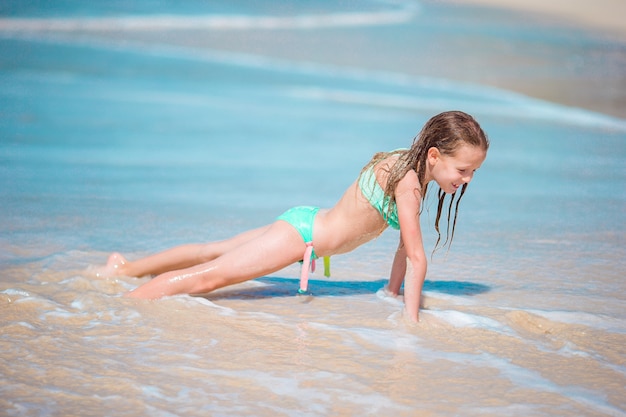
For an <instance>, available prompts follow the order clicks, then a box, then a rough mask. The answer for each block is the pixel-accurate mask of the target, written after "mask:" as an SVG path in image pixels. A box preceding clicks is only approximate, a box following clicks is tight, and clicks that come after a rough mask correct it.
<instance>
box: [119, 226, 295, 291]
mask: <svg viewBox="0 0 626 417" xmlns="http://www.w3.org/2000/svg"><path fill="white" fill-rule="evenodd" d="M305 248H306V245H305V244H304V241H303V240H302V237H301V236H300V234H299V233H298V231H297V230H296V229H294V228H293V226H291V225H290V224H288V223H286V222H283V221H278V222H275V223H274V224H273V225H271V226H269V227H268V228H267V229H265V230H264V231H263V233H262V234H260V235H258V236H257V237H255V238H253V239H252V240H248V241H246V242H244V243H243V244H241V245H239V246H236V247H232V248H231V249H230V250H229V251H227V252H225V253H223V254H222V255H221V256H219V257H217V258H216V259H214V260H212V261H209V262H206V263H203V264H200V265H196V266H192V267H190V268H186V269H182V270H177V271H171V272H166V273H164V274H161V275H159V276H157V277H155V278H154V279H153V280H151V281H150V282H148V283H146V284H144V285H142V286H140V287H139V288H137V289H135V290H133V291H131V292H130V293H128V294H127V295H128V296H129V297H135V298H148V299H155V298H160V297H164V296H167V295H174V294H202V293H207V292H210V291H213V290H215V289H217V288H221V287H224V286H227V285H232V284H236V283H239V282H243V281H247V280H250V279H253V278H258V277H261V276H263V275H267V274H269V273H272V272H275V271H277V270H279V269H281V268H284V267H286V266H288V265H290V264H292V263H294V262H296V261H299V260H300V259H302V254H303V253H304V250H305Z"/></svg>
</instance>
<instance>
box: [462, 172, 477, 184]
mask: <svg viewBox="0 0 626 417" xmlns="http://www.w3.org/2000/svg"><path fill="white" fill-rule="evenodd" d="M472 178H474V173H473V172H472V173H471V174H469V175H466V176H464V177H463V178H461V181H463V182H464V183H465V184H469V182H470V181H471V180H472Z"/></svg>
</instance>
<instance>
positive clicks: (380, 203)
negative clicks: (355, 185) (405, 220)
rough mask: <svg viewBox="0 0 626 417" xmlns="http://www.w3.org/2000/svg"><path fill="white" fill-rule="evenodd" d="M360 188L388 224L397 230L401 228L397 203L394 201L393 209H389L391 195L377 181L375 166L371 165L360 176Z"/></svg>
mask: <svg viewBox="0 0 626 417" xmlns="http://www.w3.org/2000/svg"><path fill="white" fill-rule="evenodd" d="M359 188H360V189H361V192H362V193H363V196H364V197H365V198H367V200H368V201H369V202H370V204H371V205H372V207H374V208H375V209H376V210H377V211H378V212H379V213H380V215H381V216H383V219H385V221H386V222H387V224H388V225H389V226H391V227H393V228H394V229H396V230H399V229H400V222H399V221H398V207H397V206H396V203H392V206H391V211H389V197H388V196H385V192H384V191H383V189H382V187H381V186H380V184H378V181H376V175H375V174H374V167H370V168H369V169H368V170H367V171H365V172H364V173H363V175H361V177H359Z"/></svg>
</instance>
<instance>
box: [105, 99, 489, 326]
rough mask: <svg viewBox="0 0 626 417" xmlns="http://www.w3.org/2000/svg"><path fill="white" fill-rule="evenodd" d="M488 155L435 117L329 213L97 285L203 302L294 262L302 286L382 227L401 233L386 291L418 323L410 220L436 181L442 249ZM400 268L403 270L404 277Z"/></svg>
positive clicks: (466, 118)
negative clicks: (316, 264)
mask: <svg viewBox="0 0 626 417" xmlns="http://www.w3.org/2000/svg"><path fill="white" fill-rule="evenodd" d="M488 148H489V141H488V139H487V137H486V135H485V133H484V132H483V131H482V129H481V127H480V126H479V124H478V123H477V122H476V121H475V120H474V119H473V118H472V117H471V116H470V115H468V114H466V113H463V112H459V111H451V112H444V113H441V114H439V115H437V116H434V117H433V118H431V119H430V120H429V121H428V122H427V123H426V124H425V125H424V127H423V129H422V131H421V132H420V133H419V135H418V136H417V137H416V138H415V139H414V141H413V144H412V146H411V148H410V149H402V150H395V151H392V152H386V153H377V154H376V155H374V157H373V158H372V160H371V161H370V162H369V163H368V164H367V165H366V166H365V167H364V168H363V170H362V171H361V174H360V175H359V177H358V179H357V180H356V181H355V182H354V183H352V185H350V186H349V187H348V189H347V190H346V192H345V193H344V194H343V196H342V197H341V199H340V200H339V201H338V202H337V204H336V205H335V206H334V207H332V208H330V209H320V208H318V207H295V208H292V209H290V210H288V211H287V212H285V213H284V214H282V215H281V216H279V217H278V218H277V219H276V221H275V222H274V223H272V224H270V225H267V226H264V227H261V228H258V229H254V230H250V231H247V232H244V233H241V234H239V235H237V236H235V237H233V238H231V239H227V240H223V241H218V242H211V243H206V244H189V245H184V246H179V247H176V248H173V249H169V250H166V251H165V252H162V253H158V254H156V255H151V256H148V257H146V258H143V259H139V260H136V261H132V262H131V261H128V260H126V259H125V258H124V257H122V255H120V254H118V253H113V254H112V255H111V256H110V257H109V259H108V262H107V265H106V267H105V268H104V270H103V275H108V276H111V275H119V276H135V277H140V276H145V275H157V276H156V277H155V278H154V279H152V280H151V281H149V282H147V283H145V284H143V285H141V286H140V287H138V288H136V289H135V290H133V291H131V292H129V293H128V294H127V296H128V297H136V298H148V299H155V298H160V297H163V296H167V295H174V294H202V293H208V292H210V291H213V290H215V289H217V288H221V287H224V286H227V285H232V284H236V283H240V282H243V281H246V280H250V279H253V278H258V277H261V276H264V275H267V274H271V273H272V272H275V271H277V270H279V269H282V268H284V267H286V266H288V265H290V264H292V263H294V262H297V261H301V260H302V261H303V276H302V278H303V281H304V280H305V279H306V274H307V272H308V264H309V262H310V261H311V260H314V259H315V258H317V257H318V256H330V255H335V254H340V253H345V252H349V251H351V250H353V249H355V248H356V247H358V246H360V245H362V244H364V243H365V242H367V241H369V240H372V239H374V238H375V237H377V236H378V235H380V234H381V232H382V231H383V230H384V229H385V228H386V227H387V226H391V227H393V228H395V229H399V230H400V244H399V246H398V250H397V251H396V254H395V257H394V260H393V265H392V268H391V275H390V278H389V284H388V285H387V288H386V290H387V292H388V293H390V294H392V295H393V296H397V295H398V292H399V291H400V287H401V286H402V283H403V281H404V304H405V310H406V313H407V314H408V317H409V318H410V319H412V320H414V321H418V318H419V307H420V297H421V292H422V286H423V283H424V278H425V276H426V255H425V252H424V246H423V243H422V234H421V230H420V223H419V214H420V212H421V203H422V201H423V200H424V196H425V195H426V191H427V188H428V184H429V183H430V182H431V181H435V182H436V183H437V185H438V186H439V188H440V190H439V206H438V210H437V217H436V220H435V229H436V231H437V233H438V235H439V239H438V240H437V243H436V244H435V248H436V247H437V246H438V245H439V242H440V239H441V234H440V232H439V219H440V217H441V213H442V209H443V205H444V199H445V197H446V195H447V194H452V197H451V198H450V205H449V207H448V230H450V224H449V223H450V214H451V213H452V211H454V213H455V214H454V217H453V222H452V228H451V232H450V236H448V237H447V238H446V241H445V242H444V245H445V244H446V243H448V244H449V243H450V242H451V241H452V238H453V237H454V228H455V226H456V212H457V209H458V205H459V202H460V200H461V197H462V196H463V193H464V192H465V189H466V188H467V185H468V183H469V182H470V181H471V180H472V177H473V175H474V172H475V171H476V170H477V169H478V168H479V167H480V165H481V164H482V163H483V161H484V160H485V157H486V155H487V149H488ZM459 188H460V192H459V193H458V194H459V195H458V196H457V197H456V198H455V196H454V194H455V193H456V192H457V191H458V190H459ZM455 201H456V203H455ZM407 261H408V263H410V264H411V266H412V268H411V270H410V271H411V272H410V273H409V274H407ZM301 288H302V287H301ZM304 289H306V284H304Z"/></svg>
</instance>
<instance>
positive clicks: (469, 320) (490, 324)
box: [422, 310, 513, 334]
mask: <svg viewBox="0 0 626 417" xmlns="http://www.w3.org/2000/svg"><path fill="white" fill-rule="evenodd" d="M422 314H430V315H432V316H435V317H437V318H440V319H442V320H445V321H446V322H448V323H450V324H452V325H453V326H455V327H472V328H480V329H485V330H493V331H497V332H500V333H505V334H513V331H512V330H511V329H510V328H509V327H508V326H506V325H504V324H502V323H500V322H499V321H496V320H493V319H490V318H489V317H484V316H478V315H475V314H470V313H463V312H461V311H456V310H424V311H423V312H422Z"/></svg>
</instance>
